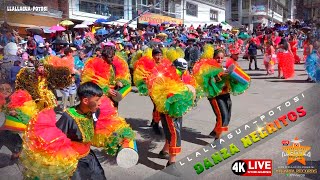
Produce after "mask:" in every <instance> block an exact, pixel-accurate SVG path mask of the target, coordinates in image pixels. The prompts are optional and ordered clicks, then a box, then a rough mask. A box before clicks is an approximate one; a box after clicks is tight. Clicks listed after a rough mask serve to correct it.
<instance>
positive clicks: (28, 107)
mask: <svg viewBox="0 0 320 180" xmlns="http://www.w3.org/2000/svg"><path fill="white" fill-rule="evenodd" d="M19 109H20V110H21V111H22V112H23V113H24V114H26V115H28V116H29V117H30V118H31V117H33V116H34V115H36V114H37V112H38V109H37V104H36V103H35V102H34V101H27V102H25V103H24V104H23V106H21V107H19Z"/></svg>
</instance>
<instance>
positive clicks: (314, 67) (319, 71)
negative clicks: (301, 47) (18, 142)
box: [305, 42, 320, 82]
mask: <svg viewBox="0 0 320 180" xmlns="http://www.w3.org/2000/svg"><path fill="white" fill-rule="evenodd" d="M317 46H318V47H317ZM317 48H318V49H317ZM305 67H306V71H307V74H308V77H309V78H310V80H309V81H314V82H320V43H319V42H317V43H316V46H315V48H313V51H312V53H311V54H310V55H309V56H308V57H307V59H306V63H305Z"/></svg>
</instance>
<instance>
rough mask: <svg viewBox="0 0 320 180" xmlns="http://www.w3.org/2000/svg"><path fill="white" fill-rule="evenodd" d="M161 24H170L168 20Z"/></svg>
mask: <svg viewBox="0 0 320 180" xmlns="http://www.w3.org/2000/svg"><path fill="white" fill-rule="evenodd" d="M162 24H170V23H169V22H168V21H165V22H163V23H162Z"/></svg>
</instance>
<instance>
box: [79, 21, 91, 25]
mask: <svg viewBox="0 0 320 180" xmlns="http://www.w3.org/2000/svg"><path fill="white" fill-rule="evenodd" d="M81 24H84V25H87V26H90V25H92V24H93V22H92V21H83V22H82V23H81Z"/></svg>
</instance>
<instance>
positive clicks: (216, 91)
mask: <svg viewBox="0 0 320 180" xmlns="http://www.w3.org/2000/svg"><path fill="white" fill-rule="evenodd" d="M204 49H205V50H204V53H203V55H202V57H201V59H200V61H199V62H197V63H196V64H195V66H194V68H193V72H194V74H193V75H194V76H195V78H196V80H197V83H198V84H199V86H200V87H201V88H202V91H203V92H204V94H205V96H206V97H207V98H208V100H209V102H210V104H211V107H212V109H213V111H214V113H215V115H216V125H215V127H214V129H213V131H212V132H211V133H210V136H212V137H215V138H216V139H218V138H220V137H221V135H222V133H223V132H226V131H228V125H229V123H230V119H231V105H232V101H231V98H230V93H232V94H233V95H239V94H242V93H243V92H244V91H245V90H247V89H248V88H249V86H250V81H251V80H250V77H249V76H248V75H247V74H246V73H244V72H243V71H242V70H241V68H240V67H239V65H238V64H237V63H236V61H237V59H238V56H239V49H233V50H232V51H230V53H231V58H228V60H227V62H226V65H225V67H224V66H223V64H222V63H223V59H224V56H225V54H224V51H223V50H222V49H218V50H216V51H215V52H214V49H213V47H212V46H211V45H206V46H205V47H204ZM213 52H214V53H213ZM213 55H214V59H213V58H212V57H213Z"/></svg>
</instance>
